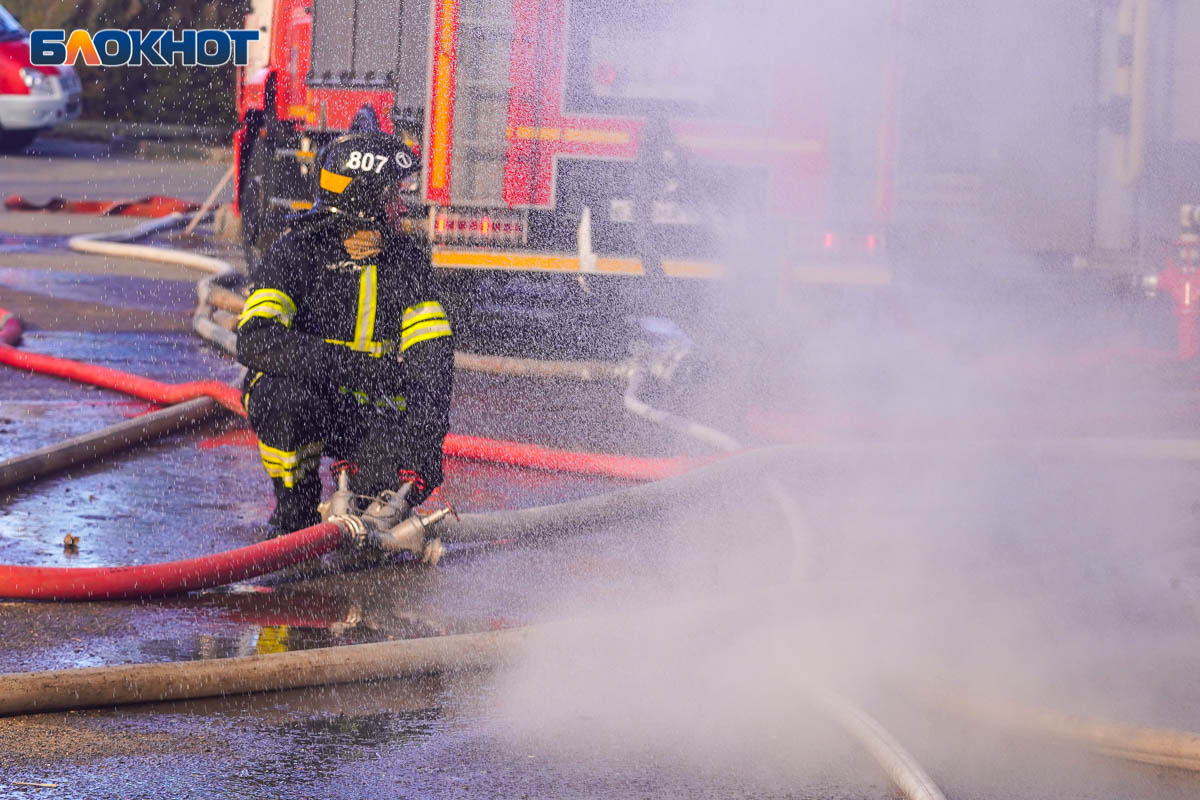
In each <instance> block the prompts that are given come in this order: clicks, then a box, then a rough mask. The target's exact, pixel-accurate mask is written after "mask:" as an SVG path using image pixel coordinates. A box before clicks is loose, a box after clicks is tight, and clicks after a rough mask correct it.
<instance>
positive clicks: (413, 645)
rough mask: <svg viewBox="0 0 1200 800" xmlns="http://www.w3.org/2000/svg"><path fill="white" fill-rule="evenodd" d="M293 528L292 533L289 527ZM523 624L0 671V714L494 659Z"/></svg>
mask: <svg viewBox="0 0 1200 800" xmlns="http://www.w3.org/2000/svg"><path fill="white" fill-rule="evenodd" d="M293 535H294V534H293ZM527 636H528V632H527V630H526V629H522V628H514V629H510V630H501V631H493V632H487V633H468V634H460V635H457V636H438V637H431V638H426V639H404V640H401V641H397V642H376V643H372V644H355V645H343V646H341V647H326V648H320V649H316V650H297V651H292V652H286V653H271V654H268V655H255V656H241V657H238V658H216V659H205V660H199V661H181V662H174V663H166V664H128V665H120V666H113V667H85V668H83V669H69V670H56V671H51V672H18V673H12V674H8V675H0V714H4V715H11V714H29V713H33V712H38V711H62V710H66V709H74V708H89V707H95V706H116V705H127V704H130V703H150V702H158V701H163V700H191V699H195V698H200V697H225V696H228V695H233V694H247V693H250V692H266V691H276V690H279V689H298V688H302V687H305V686H325V685H328V684H335V683H355V682H359V681H364V680H375V679H385V678H406V677H416V676H420V675H428V674H432V673H440V672H451V671H462V670H470V669H478V668H481V667H488V666H494V665H495V664H497V663H499V662H500V661H502V660H503V659H505V658H508V657H511V655H512V651H513V650H514V649H515V647H516V646H518V645H520V644H521V643H522V642H524V641H525V638H526V637H527Z"/></svg>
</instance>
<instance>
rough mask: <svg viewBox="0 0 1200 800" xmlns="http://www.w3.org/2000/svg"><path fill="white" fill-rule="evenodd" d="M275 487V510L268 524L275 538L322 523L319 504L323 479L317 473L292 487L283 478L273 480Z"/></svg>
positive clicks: (309, 474) (310, 473) (296, 482)
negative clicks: (318, 508)
mask: <svg viewBox="0 0 1200 800" xmlns="http://www.w3.org/2000/svg"><path fill="white" fill-rule="evenodd" d="M271 483H272V484H273V486H274V487H275V510H274V511H273V512H271V518H270V520H269V522H268V524H269V525H270V526H271V532H272V534H273V535H275V536H282V535H283V534H285V533H291V532H293V531H298V530H300V529H301V528H307V527H309V526H312V525H316V524H317V523H318V522H320V521H321V514H320V512H318V511H317V502H318V501H319V500H320V499H321V479H320V477H319V476H318V475H317V473H316V472H315V471H314V472H309V473H307V474H306V475H304V477H302V478H300V480H299V481H295V482H293V485H292V486H288V485H286V483H285V482H284V479H283V478H272V479H271Z"/></svg>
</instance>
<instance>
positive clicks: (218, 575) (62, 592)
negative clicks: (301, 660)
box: [0, 522, 345, 600]
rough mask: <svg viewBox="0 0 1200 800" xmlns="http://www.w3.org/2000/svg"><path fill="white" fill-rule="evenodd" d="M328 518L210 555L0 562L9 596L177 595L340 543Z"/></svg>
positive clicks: (4, 593) (1, 582) (1, 583)
mask: <svg viewBox="0 0 1200 800" xmlns="http://www.w3.org/2000/svg"><path fill="white" fill-rule="evenodd" d="M344 538H345V534H343V532H342V529H341V528H340V527H338V526H337V525H335V524H334V523H332V522H323V523H321V524H320V525H313V526H312V527H311V528H304V529H303V530H299V531H296V532H295V533H289V534H287V535H286V536H280V537H278V538H276V539H268V540H267V541H265V542H259V543H257V544H252V545H249V546H248V547H239V548H238V549H236V550H228V551H226V552H224V553H217V554H215V555H211V556H202V557H200V558H189V559H186V560H183V561H167V562H164V563H162V564H140V565H138V566H133V567H18V566H12V565H0V597H2V598H4V599H7V600H130V599H134V598H139V597H158V596H161V595H168V594H179V593H181V592H190V591H194V590H196V589H205V588H209V587H212V586H224V585H225V584H228V583H235V582H237V581H241V580H245V579H246V578H253V577H255V576H257V575H265V574H267V573H268V572H274V571H276V570H280V569H283V568H284V567H289V566H291V565H292V564H298V563H300V562H301V561H307V560H308V559H310V558H316V557H318V556H322V555H324V554H326V553H330V552H333V551H334V550H336V549H337V548H338V547H340V546H341V544H342V541H343V540H344Z"/></svg>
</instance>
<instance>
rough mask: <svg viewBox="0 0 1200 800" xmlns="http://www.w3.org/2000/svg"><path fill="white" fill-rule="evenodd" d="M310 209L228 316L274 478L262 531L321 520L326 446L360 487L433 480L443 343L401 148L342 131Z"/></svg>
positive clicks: (447, 357)
mask: <svg viewBox="0 0 1200 800" xmlns="http://www.w3.org/2000/svg"><path fill="white" fill-rule="evenodd" d="M320 162H321V171H320V188H319V191H318V195H317V199H316V202H315V203H314V205H313V209H312V211H311V212H309V213H307V214H305V215H304V216H303V217H301V218H300V219H299V220H298V221H297V223H296V224H295V225H294V226H293V227H292V229H291V230H290V231H288V232H287V233H286V234H284V236H283V237H282V238H280V239H279V241H278V242H276V243H275V245H274V246H272V247H271V249H270V250H269V251H268V252H267V254H266V256H265V257H264V259H263V261H262V264H261V265H260V267H259V268H258V270H257V271H256V273H255V274H254V275H253V276H252V277H253V279H254V291H253V293H252V294H251V295H250V297H249V298H247V300H246V304H245V308H244V310H243V311H242V314H241V318H240V319H239V321H238V342H237V357H238V361H240V362H241V363H243V364H245V365H246V366H247V367H248V368H249V370H250V371H249V373H248V374H247V376H246V381H245V385H244V388H243V391H244V395H243V398H242V399H243V402H244V403H245V405H246V410H247V412H248V413H249V417H250V425H251V426H252V427H253V428H254V432H255V434H257V436H258V439H259V442H260V444H259V448H260V450H261V453H262V462H263V466H264V467H266V470H267V474H268V475H269V476H270V477H271V481H272V483H273V484H274V488H275V502H276V505H275V511H274V513H272V514H271V518H270V526H271V529H272V534H274V535H279V534H282V533H287V532H290V531H295V530H298V529H300V528H304V527H307V526H309V525H314V524H316V523H317V522H319V521H320V513H319V511H318V508H317V504H318V502H319V500H320V494H321V481H320V476H319V470H318V467H319V464H320V460H321V456H322V454H323V453H328V454H329V455H330V456H332V457H333V458H335V459H338V460H337V461H336V462H335V463H334V465H333V470H334V473H335V475H336V474H337V473H339V472H341V471H343V470H344V471H348V472H349V475H350V489H351V491H353V492H354V493H356V494H358V495H362V496H367V497H374V496H376V495H380V494H381V493H383V492H385V491H389V490H390V491H394V490H397V489H399V488H401V487H402V486H403V485H404V484H411V488H410V489H409V493H408V496H407V498H406V499H407V501H408V503H410V504H411V505H412V506H413V507H415V506H416V505H417V504H419V503H420V502H421V501H423V500H424V499H425V498H426V497H428V495H429V493H430V492H432V491H433V489H434V488H436V487H437V486H438V485H439V484H440V483H441V482H442V442H443V439H444V438H445V436H446V432H447V430H448V428H449V405H450V391H451V385H452V383H453V379H454V353H453V346H452V344H451V341H452V339H451V335H452V334H451V328H450V320H449V319H448V318H447V316H446V312H445V309H444V308H443V307H442V304H441V303H440V302H439V301H438V297H437V295H436V294H435V293H434V290H433V274H432V267H431V264H430V258H429V253H428V250H427V248H426V247H425V245H424V244H423V243H422V242H421V241H420V240H419V239H418V238H416V237H414V236H412V235H410V233H406V232H405V231H404V229H403V228H402V225H403V223H404V221H405V219H406V218H405V212H406V211H407V210H408V208H407V207H406V205H405V201H406V200H409V201H412V200H414V199H415V198H416V192H417V185H418V180H419V176H420V166H419V164H418V160H417V156H416V154H415V153H414V152H413V150H412V149H410V148H409V147H407V146H406V145H405V144H404V143H402V142H400V141H399V140H398V139H395V138H393V137H391V136H386V135H383V134H377V133H372V134H350V135H347V136H343V137H341V138H339V139H336V140H335V141H333V142H331V143H330V144H329V145H328V146H327V147H326V148H325V150H324V152H323V154H322V156H321V158H320Z"/></svg>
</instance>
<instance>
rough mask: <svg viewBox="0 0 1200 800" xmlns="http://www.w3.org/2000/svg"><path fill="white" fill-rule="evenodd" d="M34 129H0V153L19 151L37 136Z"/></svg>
mask: <svg viewBox="0 0 1200 800" xmlns="http://www.w3.org/2000/svg"><path fill="white" fill-rule="evenodd" d="M37 135H38V132H37V131H36V130H20V131H5V130H0V153H20V152H21V151H23V150H24V149H25V148H26V147H29V145H30V144H32V143H33V140H34V139H35V138H37Z"/></svg>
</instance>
